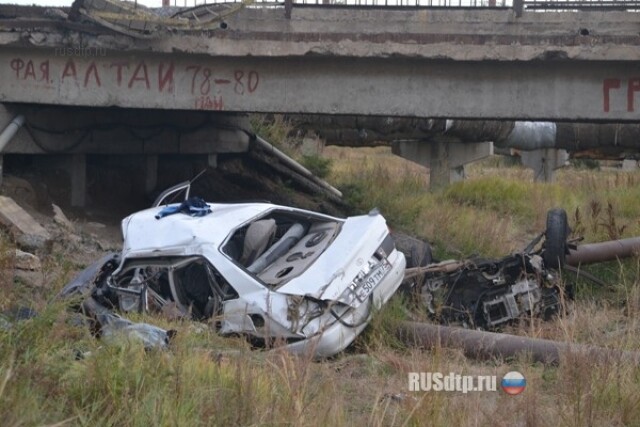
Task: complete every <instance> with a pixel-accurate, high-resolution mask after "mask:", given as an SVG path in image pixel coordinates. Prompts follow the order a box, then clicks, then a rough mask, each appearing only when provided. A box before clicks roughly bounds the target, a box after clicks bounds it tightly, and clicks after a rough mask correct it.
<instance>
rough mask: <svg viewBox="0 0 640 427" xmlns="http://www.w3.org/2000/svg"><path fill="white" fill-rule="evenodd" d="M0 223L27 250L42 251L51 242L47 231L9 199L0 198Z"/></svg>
mask: <svg viewBox="0 0 640 427" xmlns="http://www.w3.org/2000/svg"><path fill="white" fill-rule="evenodd" d="M0 223H2V224H3V225H4V226H5V227H6V228H7V229H8V230H9V232H10V233H11V235H12V236H13V237H14V238H15V239H16V241H17V242H18V244H19V245H20V246H23V247H25V248H26V249H28V250H41V249H44V248H45V247H46V246H47V245H48V244H49V242H50V241H51V236H50V235H49V233H48V232H47V230H45V229H44V227H42V225H40V224H39V223H38V222H37V221H36V220H35V219H33V217H32V216H31V215H29V214H28V213H27V212H26V211H25V210H24V209H22V208H21V207H20V206H18V204H17V203H16V202H14V201H13V199H11V198H9V197H4V196H0Z"/></svg>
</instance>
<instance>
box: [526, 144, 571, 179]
mask: <svg viewBox="0 0 640 427" xmlns="http://www.w3.org/2000/svg"><path fill="white" fill-rule="evenodd" d="M520 158H521V159H522V164H523V165H525V166H526V167H528V168H530V169H533V180H534V181H535V182H552V181H553V172H554V171H555V170H556V169H560V168H561V167H563V166H564V165H565V163H566V162H567V160H569V153H567V151H566V150H559V149H556V148H543V149H540V150H532V151H521V152H520Z"/></svg>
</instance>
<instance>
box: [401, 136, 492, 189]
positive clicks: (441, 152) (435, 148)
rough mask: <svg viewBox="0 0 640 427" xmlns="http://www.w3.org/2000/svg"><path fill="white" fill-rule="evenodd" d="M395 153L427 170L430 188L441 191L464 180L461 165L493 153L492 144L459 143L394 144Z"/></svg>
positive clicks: (405, 142)
mask: <svg viewBox="0 0 640 427" xmlns="http://www.w3.org/2000/svg"><path fill="white" fill-rule="evenodd" d="M392 151H393V153H394V154H396V155H398V156H400V157H404V158H405V159H408V160H411V161H413V162H415V163H418V164H421V165H423V166H426V167H428V168H429V172H430V188H431V189H432V190H434V189H437V188H443V187H446V186H447V185H449V184H451V183H452V182H456V181H461V180H463V179H464V165H466V164H467V163H471V162H475V161H476V160H480V159H483V158H485V157H488V156H490V155H492V154H493V143H492V142H481V143H460V142H434V141H396V142H394V143H393V145H392Z"/></svg>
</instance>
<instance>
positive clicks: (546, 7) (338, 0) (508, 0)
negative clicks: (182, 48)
mask: <svg viewBox="0 0 640 427" xmlns="http://www.w3.org/2000/svg"><path fill="white" fill-rule="evenodd" d="M165 1H167V0H165ZM168 1H169V2H170V5H171V6H177V7H193V6H198V5H202V4H219V3H240V2H241V1H242V0H168ZM285 2H286V1H285V0H253V2H252V3H251V5H252V7H256V6H257V7H269V6H271V7H273V6H278V5H284V4H285ZM291 3H292V4H293V5H305V6H347V7H349V6H356V7H358V6H362V7H366V6H372V7H414V8H415V7H425V8H515V9H520V10H532V11H575V10H583V11H588V10H601V11H603V10H627V11H640V0H291Z"/></svg>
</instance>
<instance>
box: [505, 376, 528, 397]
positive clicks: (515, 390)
mask: <svg viewBox="0 0 640 427" xmlns="http://www.w3.org/2000/svg"><path fill="white" fill-rule="evenodd" d="M500 385H501V386H502V390H504V392H505V393H507V394H510V395H513V396H515V395H516V394H520V393H522V392H523V391H524V388H525V387H526V386H527V380H525V379H524V375H522V374H521V373H520V372H517V371H511V372H507V373H506V375H505V376H504V377H503V378H502V383H501V384H500Z"/></svg>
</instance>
